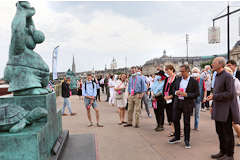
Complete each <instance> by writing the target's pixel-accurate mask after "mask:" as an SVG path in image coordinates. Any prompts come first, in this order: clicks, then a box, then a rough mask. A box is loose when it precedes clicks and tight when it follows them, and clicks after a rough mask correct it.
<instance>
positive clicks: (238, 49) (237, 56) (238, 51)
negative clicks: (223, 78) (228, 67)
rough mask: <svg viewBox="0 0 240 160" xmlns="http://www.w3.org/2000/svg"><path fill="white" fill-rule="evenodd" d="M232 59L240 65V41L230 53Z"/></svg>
mask: <svg viewBox="0 0 240 160" xmlns="http://www.w3.org/2000/svg"><path fill="white" fill-rule="evenodd" d="M230 59H233V60H235V61H236V62H237V64H238V65H240V62H239V61H240V41H237V43H236V44H235V45H234V47H233V48H232V50H231V51H230Z"/></svg>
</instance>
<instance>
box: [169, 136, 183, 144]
mask: <svg viewBox="0 0 240 160" xmlns="http://www.w3.org/2000/svg"><path fill="white" fill-rule="evenodd" d="M180 142H181V140H180V139H176V138H175V137H174V138H172V139H170V140H169V141H168V143H169V144H176V143H180Z"/></svg>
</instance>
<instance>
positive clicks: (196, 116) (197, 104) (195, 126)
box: [194, 102, 201, 129]
mask: <svg viewBox="0 0 240 160" xmlns="http://www.w3.org/2000/svg"><path fill="white" fill-rule="evenodd" d="M200 106H201V102H199V103H195V123H194V129H197V128H198V124H199V118H200Z"/></svg>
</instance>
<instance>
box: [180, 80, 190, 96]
mask: <svg viewBox="0 0 240 160" xmlns="http://www.w3.org/2000/svg"><path fill="white" fill-rule="evenodd" d="M189 79H190V76H188V78H187V79H183V77H182V80H181V82H180V86H179V89H180V88H183V89H184V92H186V88H187V86H188V82H189ZM178 99H182V100H184V97H183V96H179V97H178Z"/></svg>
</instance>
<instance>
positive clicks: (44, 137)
mask: <svg viewBox="0 0 240 160" xmlns="http://www.w3.org/2000/svg"><path fill="white" fill-rule="evenodd" d="M5 103H8V104H16V105H19V106H21V107H23V108H24V109H26V110H32V109H33V108H36V107H42V108H45V109H47V111H48V116H47V118H45V119H41V120H40V121H39V122H35V123H33V124H32V125H30V126H27V127H26V128H25V129H23V131H22V132H19V133H8V132H0V159H1V160H49V159H50V157H51V150H52V148H53V146H54V144H55V142H56V140H57V138H58V137H59V136H60V135H61V134H62V119H61V111H60V110H59V111H57V110H56V95H55V93H51V94H47V95H37V96H8V97H3V98H0V104H5Z"/></svg>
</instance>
